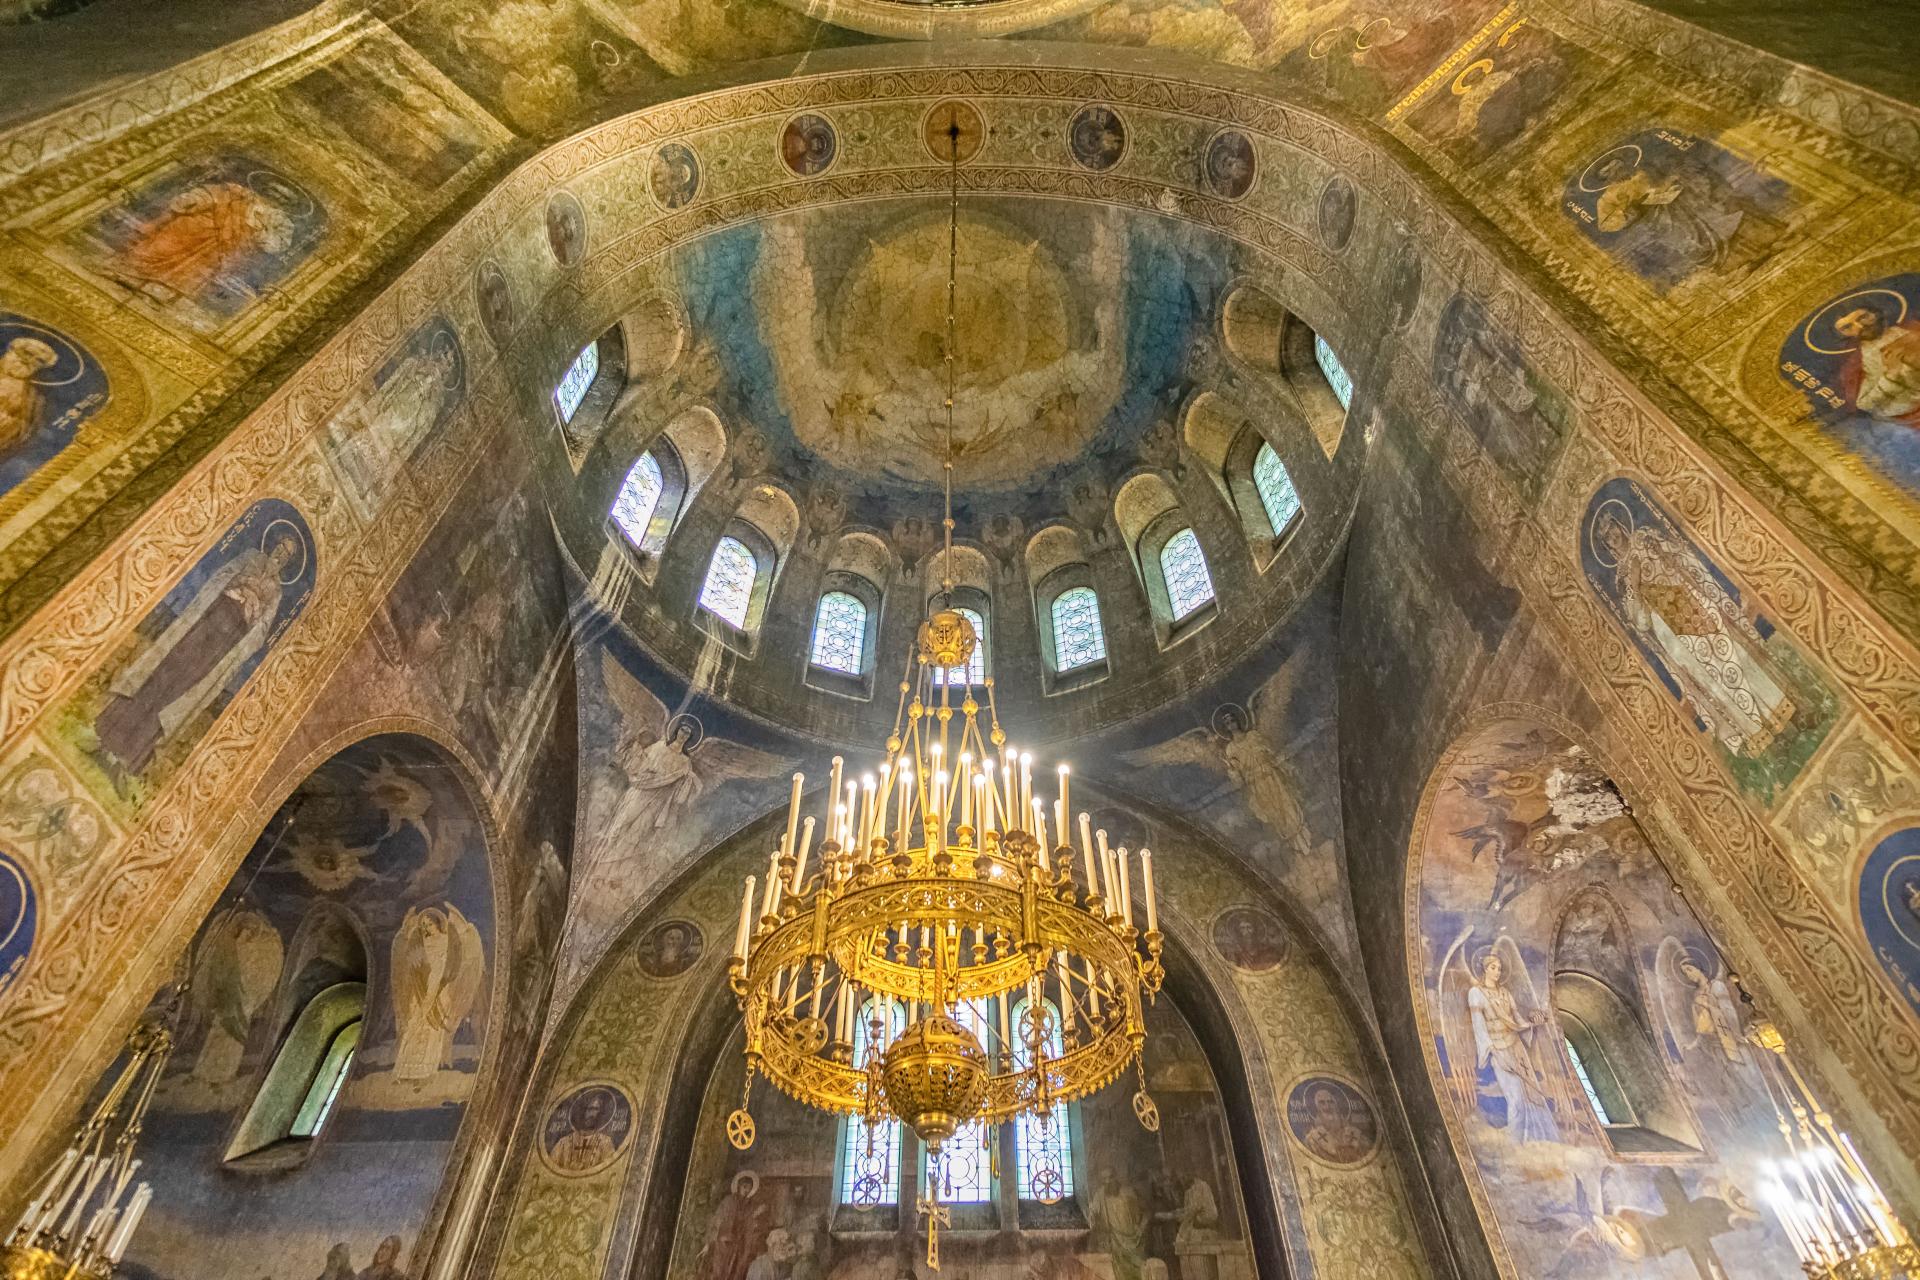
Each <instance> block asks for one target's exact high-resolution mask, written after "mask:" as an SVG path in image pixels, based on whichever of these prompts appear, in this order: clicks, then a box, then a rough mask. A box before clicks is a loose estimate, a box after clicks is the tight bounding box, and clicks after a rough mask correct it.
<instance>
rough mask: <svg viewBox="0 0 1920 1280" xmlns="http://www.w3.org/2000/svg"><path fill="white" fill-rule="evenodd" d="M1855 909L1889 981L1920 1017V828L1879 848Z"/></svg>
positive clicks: (1863, 871) (1863, 875)
mask: <svg viewBox="0 0 1920 1280" xmlns="http://www.w3.org/2000/svg"><path fill="white" fill-rule="evenodd" d="M1854 906H1855V909H1856V910H1857V911H1858V913H1859V919H1860V927H1861V929H1862V930H1863V931H1864V932H1865V933H1866V935H1867V945H1868V946H1870V947H1871V948H1872V949H1873V954H1874V957H1875V958H1876V959H1878V960H1879V962H1880V967H1881V969H1882V970H1883V971H1884V972H1885V973H1886V975H1887V981H1888V982H1890V983H1891V984H1892V985H1893V988H1894V990H1896V991H1898V992H1899V993H1900V994H1901V996H1902V997H1904V998H1905V999H1906V1001H1907V1003H1908V1004H1909V1005H1911V1006H1912V1007H1913V1010H1914V1012H1915V1013H1920V827H1907V828H1904V829H1902V830H1899V831H1895V832H1893V833H1892V834H1891V835H1889V836H1887V837H1886V838H1885V839H1883V840H1881V841H1880V843H1879V844H1877V845H1875V846H1874V848H1873V851H1872V852H1871V853H1869V854H1868V855H1867V859H1866V862H1865V863H1864V864H1862V866H1861V868H1860V879H1859V882H1858V888H1857V890H1856V895H1855V902H1854Z"/></svg>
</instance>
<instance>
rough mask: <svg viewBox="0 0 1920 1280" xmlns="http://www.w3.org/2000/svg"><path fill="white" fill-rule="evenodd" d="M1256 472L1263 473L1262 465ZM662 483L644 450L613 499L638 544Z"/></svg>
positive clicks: (618, 518)
mask: <svg viewBox="0 0 1920 1280" xmlns="http://www.w3.org/2000/svg"><path fill="white" fill-rule="evenodd" d="M1254 474H1255V476H1256V477H1257V476H1258V475H1259V469H1258V467H1256V468H1255V470H1254ZM661 487H662V480H661V477H660V464H659V462H657V461H655V459H654V456H653V455H652V454H651V453H643V454H641V455H640V460H639V461H638V462H636V463H634V464H633V468H632V470H630V471H628V472H627V478H626V479H625V480H622V481H621V482H620V493H619V495H618V496H617V497H615V498H614V500H613V519H614V522H615V523H617V524H618V525H619V526H620V529H621V531H622V532H624V533H625V534H626V535H627V537H629V538H631V539H633V545H634V546H636V547H637V546H639V545H641V544H642V543H643V542H645V541H646V537H647V526H648V525H650V524H652V523H653V512H654V508H656V507H658V506H659V505H660V490H661Z"/></svg>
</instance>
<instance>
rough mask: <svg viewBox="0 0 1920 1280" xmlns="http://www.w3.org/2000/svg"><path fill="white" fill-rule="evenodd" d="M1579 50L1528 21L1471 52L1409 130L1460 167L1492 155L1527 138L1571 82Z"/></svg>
mask: <svg viewBox="0 0 1920 1280" xmlns="http://www.w3.org/2000/svg"><path fill="white" fill-rule="evenodd" d="M1578 57H1579V50H1578V48H1577V47H1576V46H1574V45H1571V44H1568V43H1567V42H1565V41H1562V40H1560V39H1559V38H1558V37H1557V36H1555V35H1554V34H1553V33H1552V32H1550V31H1548V30H1547V29H1546V28H1545V27H1544V26H1542V25H1541V24H1540V23H1538V22H1535V21H1531V20H1529V19H1527V18H1520V19H1518V20H1516V21H1514V22H1510V23H1507V24H1505V25H1504V26H1501V27H1499V28H1497V29H1496V30H1494V31H1491V32H1489V33H1488V34H1487V36H1486V38H1485V40H1484V41H1483V42H1481V43H1480V44H1478V45H1476V46H1474V47H1472V49H1471V50H1470V51H1468V52H1466V54H1465V56H1464V58H1463V59H1462V60H1461V61H1460V62H1459V63H1458V64H1457V66H1458V69H1457V70H1453V71H1451V72H1450V74H1449V75H1448V76H1446V77H1444V78H1441V79H1439V80H1438V82H1437V83H1434V84H1433V85H1432V86H1431V87H1430V88H1429V89H1427V91H1426V94H1425V96H1424V97H1422V98H1421V99H1420V100H1419V102H1418V105H1416V106H1415V107H1414V108H1413V109H1412V110H1411V111H1409V112H1408V113H1407V124H1408V125H1409V126H1410V127H1411V128H1412V129H1414V130H1416V131H1417V132H1419V133H1420V134H1421V135H1422V136H1423V137H1426V138H1429V139H1431V140H1432V141H1434V142H1436V143H1438V144H1439V145H1440V147H1441V148H1442V149H1443V150H1445V151H1446V152H1447V153H1448V154H1450V155H1451V156H1452V158H1453V159H1454V160H1455V161H1456V162H1457V163H1460V164H1469V163H1471V162H1473V161H1475V160H1479V159H1483V158H1485V157H1487V156H1490V155H1492V154H1493V153H1494V152H1496V151H1498V150H1500V148H1502V147H1505V146H1507V145H1509V144H1510V143H1513V142H1516V141H1518V140H1519V139H1520V138H1522V137H1523V136H1525V134H1526V132H1527V130H1528V128H1529V127H1530V126H1531V125H1532V124H1533V123H1534V122H1535V121H1536V120H1538V119H1539V118H1540V117H1541V116H1542V115H1544V114H1545V113H1546V111H1547V110H1548V108H1550V107H1551V106H1552V105H1553V103H1554V102H1555V101H1556V99H1558V97H1559V96H1560V91H1561V89H1562V88H1563V87H1564V86H1565V85H1566V83H1567V81H1568V80H1569V79H1570V78H1571V76H1572V73H1573V69H1574V63H1575V61H1576V59H1577V58H1578Z"/></svg>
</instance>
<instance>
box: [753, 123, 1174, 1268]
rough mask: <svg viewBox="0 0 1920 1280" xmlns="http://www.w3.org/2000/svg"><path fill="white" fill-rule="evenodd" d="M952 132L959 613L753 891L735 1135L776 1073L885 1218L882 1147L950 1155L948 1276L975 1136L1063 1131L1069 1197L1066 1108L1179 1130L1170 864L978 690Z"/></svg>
mask: <svg viewBox="0 0 1920 1280" xmlns="http://www.w3.org/2000/svg"><path fill="white" fill-rule="evenodd" d="M948 141H949V162H950V167H949V178H950V186H949V198H948V225H947V314H946V342H945V360H946V376H947V387H946V391H947V394H946V402H945V406H944V407H945V410H946V447H945V460H944V468H943V470H944V485H943V488H944V498H945V505H944V518H943V520H942V529H943V531H944V534H943V545H942V564H941V568H942V573H941V577H942V587H943V590H942V593H941V595H940V597H939V601H940V607H939V608H938V609H934V610H932V611H931V612H930V613H929V615H928V617H927V618H926V620H925V621H924V622H923V623H922V624H921V626H920V633H919V643H918V645H917V650H916V652H915V653H914V655H913V656H912V657H911V658H910V659H909V661H908V666H907V671H906V675H905V678H904V679H902V680H901V682H900V700H899V704H898V707H897V709H896V711H895V713H894V721H893V730H892V732H891V733H890V734H889V735H888V737H887V741H886V749H885V752H884V758H883V760H882V761H881V763H880V764H879V767H878V768H877V769H876V770H875V771H874V772H872V773H867V774H864V775H863V776H861V777H860V778H858V779H857V780H855V779H852V778H849V777H847V776H846V773H845V760H844V758H843V757H840V756H835V757H834V758H833V765H832V771H831V775H830V777H829V780H828V784H827V791H826V797H825V802H824V803H825V812H824V814H823V815H820V816H818V817H816V816H809V817H807V818H806V820H805V821H804V823H803V822H802V821H801V812H800V811H801V799H802V792H803V790H804V788H805V785H806V778H805V776H804V775H803V774H799V773H796V774H794V775H793V792H792V796H791V799H790V800H789V802H788V806H787V822H786V829H785V832H784V834H783V835H782V836H781V839H780V841H779V843H778V845H777V846H776V847H775V848H774V849H773V850H772V852H771V853H770V855H769V856H768V860H767V868H766V874H765V876H764V878H760V877H756V876H753V875H749V876H748V877H747V878H746V885H745V889H744V892H743V893H742V895H741V899H740V922H739V928H738V930H737V932H736V934H735V937H734V947H733V957H732V960H731V961H730V963H729V970H728V972H729V977H730V980H731V983H732V987H733V991H734V994H735V995H736V996H737V997H738V998H739V1001H740V1008H741V1012H742V1014H743V1015H744V1019H745V1024H746V1063H747V1072H746V1085H745V1087H744V1089H743V1090H742V1097H741V1103H740V1107H739V1109H738V1110H736V1111H734V1112H733V1114H732V1115H731V1116H729V1117H728V1119H727V1136H728V1139H729V1140H730V1141H731V1142H732V1143H733V1145H734V1146H735V1147H738V1148H740V1149H742V1150H744V1149H746V1148H748V1147H750V1146H752V1145H753V1138H754V1122H753V1116H752V1114H751V1112H750V1110H749V1107H750V1104H751V1100H752V1092H753V1082H754V1078H755V1076H756V1075H758V1076H764V1077H765V1078H766V1079H767V1080H769V1081H771V1082H772V1083H773V1085H774V1086H775V1087H776V1088H778V1089H779V1090H780V1091H781V1092H782V1093H785V1094H787V1095H788V1096H789V1097H792V1098H794V1099H795V1100H797V1101H799V1102H802V1103H805V1104H806V1105H808V1106H811V1107H815V1108H818V1109H820V1110H822V1111H828V1112H835V1113H838V1114H841V1115H844V1116H847V1117H850V1118H851V1119H853V1120H856V1121H858V1122H859V1123H861V1124H863V1125H864V1126H865V1130H866V1133H865V1142H864V1148H865V1152H866V1158H865V1159H864V1160H862V1161H861V1162H860V1164H861V1169H860V1170H859V1172H858V1174H857V1176H855V1174H854V1172H853V1171H852V1170H850V1171H849V1187H848V1190H849V1198H850V1199H851V1201H852V1202H853V1203H854V1204H856V1205H873V1204H878V1203H881V1201H882V1200H883V1198H885V1196H886V1193H887V1191H888V1189H889V1185H890V1184H889V1181H888V1178H887V1169H888V1168H889V1159H890V1155H891V1153H886V1154H881V1153H879V1152H878V1151H877V1143H879V1142H880V1141H882V1139H881V1138H880V1137H879V1135H880V1134H882V1133H886V1132H890V1129H889V1126H890V1124H891V1123H892V1122H895V1121H898V1122H899V1123H901V1124H904V1125H905V1126H906V1127H907V1128H908V1129H911V1130H912V1131H913V1133H914V1135H915V1136H916V1137H918V1138H919V1139H920V1141H921V1142H922V1143H924V1144H925V1146H926V1150H927V1176H926V1179H925V1186H924V1188H923V1191H922V1195H921V1198H920V1201H919V1204H918V1208H919V1209H920V1210H921V1211H922V1212H924V1213H925V1214H926V1217H927V1263H928V1265H929V1266H930V1267H932V1268H934V1269H936V1270H937V1269H938V1268H939V1265H940V1253H939V1228H940V1226H941V1225H942V1224H943V1223H945V1222H947V1221H948V1218H949V1215H948V1211H947V1210H946V1209H945V1208H944V1207H943V1206H942V1205H941V1203H940V1193H941V1184H942V1181H943V1175H944V1177H945V1180H946V1181H947V1182H948V1183H951V1181H952V1173H951V1168H950V1165H949V1160H950V1159H952V1158H955V1157H956V1156H957V1155H961V1154H964V1153H960V1152H958V1147H959V1141H958V1140H957V1139H956V1135H959V1134H961V1133H962V1132H963V1131H965V1134H966V1136H967V1138H968V1140H970V1141H974V1142H978V1143H981V1144H983V1145H986V1146H989V1147H990V1146H991V1130H992V1127H993V1126H995V1125H998V1124H1001V1123H1003V1122H1006V1121H1009V1120H1019V1121H1023V1122H1031V1124H1032V1125H1033V1126H1035V1128H1036V1130H1037V1131H1038V1132H1039V1133H1040V1134H1041V1135H1042V1136H1043V1137H1047V1138H1050V1139H1051V1140H1049V1141H1043V1142H1041V1143H1039V1144H1038V1147H1039V1149H1038V1150H1036V1151H1034V1152H1032V1153H1030V1155H1031V1158H1030V1159H1028V1160H1027V1161H1026V1164H1027V1166H1028V1167H1027V1171H1026V1178H1027V1184H1028V1185H1027V1186H1026V1187H1025V1188H1024V1189H1023V1194H1025V1195H1026V1196H1028V1197H1029V1198H1032V1199H1036V1200H1041V1201H1045V1202H1048V1203H1052V1202H1055V1201H1058V1200H1060V1199H1061V1198H1063V1197H1064V1195H1065V1194H1066V1188H1067V1181H1066V1177H1065V1171H1064V1169H1063V1168H1062V1165H1061V1156H1060V1152H1061V1150H1062V1148H1063V1145H1064V1144H1063V1142H1062V1141H1061V1138H1062V1136H1063V1135H1064V1132H1065V1124H1064V1122H1063V1121H1062V1120H1061V1119H1060V1117H1061V1116H1062V1114H1063V1113H1062V1110H1061V1109H1062V1108H1063V1107H1064V1105H1065V1104H1067V1103H1069V1102H1072V1101H1073V1100H1075V1099H1077V1098H1082V1097H1085V1096H1086V1095H1088V1094H1090V1093H1093V1092H1095V1091H1096V1090H1098V1089H1101V1088H1104V1087H1105V1086H1106V1085H1108V1084H1109V1083H1111V1082H1112V1081H1113V1080H1115V1079H1116V1078H1118V1077H1119V1076H1120V1075H1122V1074H1123V1073H1125V1072H1126V1071H1127V1070H1128V1068H1129V1067H1131V1068H1132V1069H1133V1072H1134V1076H1135V1079H1136V1081H1137V1084H1138V1089H1137V1091H1136V1092H1135V1093H1134V1096H1133V1110H1134V1114H1135V1115H1136V1116H1137V1117H1138V1118H1139V1120H1140V1122H1141V1124H1143V1125H1145V1126H1146V1127H1147V1128H1148V1129H1150V1130H1152V1129H1158V1128H1159V1125H1160V1116H1159V1111H1158V1109H1157V1108H1156V1107H1155V1106H1154V1103H1153V1099H1152V1098H1151V1097H1149V1096H1148V1094H1147V1090H1146V1078H1145V1074H1144V1072H1143V1071H1142V1070H1141V1065H1140V1049H1141V1045H1142V1043H1143V1042H1144V1041H1145V1039H1146V1024H1145V1022H1144V1021H1143V1017H1142V1007H1143V1005H1144V1004H1146V1003H1150V1002H1151V1001H1152V1000H1153V999H1154V997H1155V996H1156V995H1157V994H1158V993H1159V991H1160V986H1161V982H1162V980H1163V979H1164V977H1165V970H1164V968H1163V967H1162V965H1161V959H1160V956H1161V946H1162V938H1161V934H1160V929H1159V918H1158V910H1157V906H1156V903H1155V901H1154V886H1153V855H1152V853H1151V851H1149V850H1147V849H1144V848H1143V849H1141V850H1140V851H1139V856H1138V857H1137V858H1135V857H1133V856H1132V855H1131V854H1130V853H1129V851H1128V850H1127V849H1126V848H1124V847H1121V848H1110V847H1109V846H1108V844H1107V833H1106V832H1105V831H1098V832H1096V831H1093V830H1092V829H1091V827H1092V823H1091V820H1090V819H1089V817H1088V815H1087V814H1085V813H1081V814H1078V815H1077V816H1075V815H1074V814H1073V809H1072V806H1071V802H1070V794H1069V782H1070V774H1069V770H1068V767H1067V766H1066V765H1064V764H1062V765H1060V766H1058V768H1057V769H1056V770H1055V773H1054V777H1055V779H1056V783H1057V790H1056V791H1055V793H1054V796H1053V799H1052V801H1051V803H1050V804H1049V802H1048V800H1047V799H1046V798H1045V797H1044V796H1043V795H1039V794H1036V793H1035V790H1034V763H1033V756H1032V754H1031V753H1029V752H1025V751H1016V750H1015V749H1014V748H1013V747H1012V746H1010V745H1008V742H1007V736H1006V734H1005V732H1004V731H1003V730H1002V729H1001V727H1000V720H999V715H998V711H997V709H996V707H995V705H994V697H993V680H992V678H991V677H988V678H986V679H984V680H983V681H981V682H980V685H979V687H980V689H981V691H982V692H984V694H985V696H986V705H985V706H984V707H982V705H981V704H980V702H979V701H978V700H977V699H976V697H975V696H974V685H973V684H972V683H970V682H969V680H968V671H969V663H970V661H971V659H972V657H973V653H974V649H975V646H977V645H978V644H979V643H980V637H978V636H976V635H975V634H974V631H973V626H972V624H971V623H970V622H969V621H968V619H967V618H966V617H965V616H964V615H962V614H961V613H959V612H958V611H956V610H955V609H954V608H953V607H952V596H953V569H952V566H953V524H954V522H953V418H954V391H955V366H954V351H955V344H954V324H955V320H954V294H955V285H956V280H957V261H958V254H959V125H958V121H957V118H956V119H955V120H953V121H950V122H949V126H948ZM983 713H984V715H983ZM1044 776H1045V775H1044V771H1043V774H1042V778H1043V781H1044ZM1070 821H1073V822H1074V824H1075V825H1074V828H1073V829H1070V828H1069V822H1070ZM1076 830H1077V835H1078V841H1077V848H1076V842H1075V839H1074V837H1075V834H1076ZM816 833H818V834H819V835H820V836H821V843H820V847H819V852H818V855H817V856H815V855H814V850H813V842H814V836H815V834H816ZM1136 879H1137V882H1138V883H1137V886H1136ZM1136 894H1137V901H1138V903H1139V906H1140V908H1141V910H1140V912H1139V913H1138V918H1137V919H1136V911H1135V904H1136ZM1143 925H1144V929H1143V928H1142V927H1141V926H1143Z"/></svg>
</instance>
